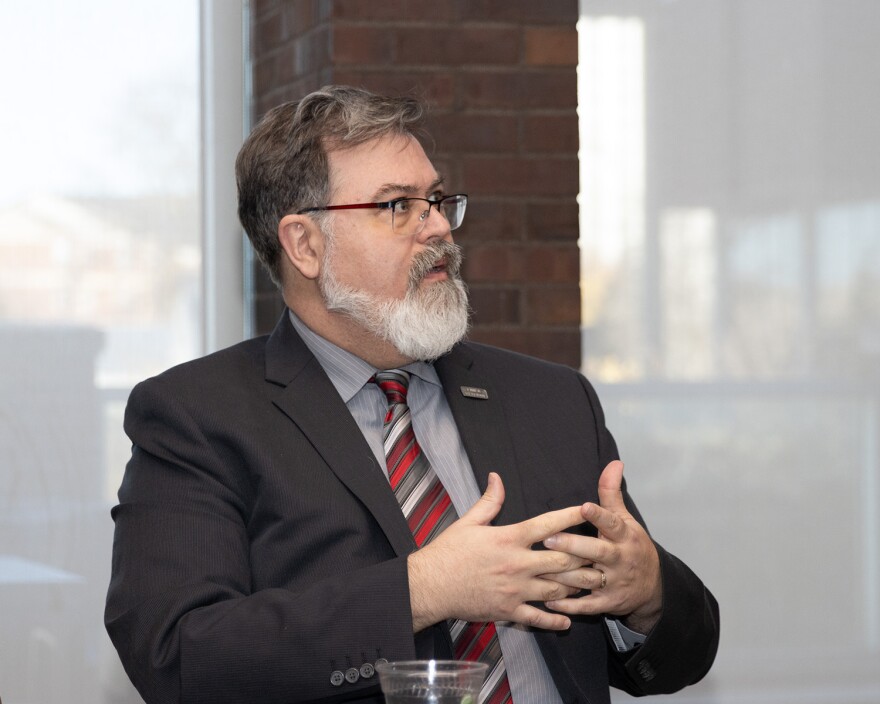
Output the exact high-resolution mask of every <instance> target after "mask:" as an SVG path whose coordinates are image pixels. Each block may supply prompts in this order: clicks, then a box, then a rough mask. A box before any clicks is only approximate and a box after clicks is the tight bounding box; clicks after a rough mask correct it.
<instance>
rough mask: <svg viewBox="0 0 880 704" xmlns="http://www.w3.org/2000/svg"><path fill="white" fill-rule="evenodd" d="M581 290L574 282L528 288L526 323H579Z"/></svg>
mask: <svg viewBox="0 0 880 704" xmlns="http://www.w3.org/2000/svg"><path fill="white" fill-rule="evenodd" d="M580 322H581V291H580V287H579V286H578V285H577V284H576V283H575V284H571V285H568V286H564V287H560V286H554V287H539V288H529V290H528V291H527V292H526V323H527V324H528V325H569V326H570V325H580Z"/></svg>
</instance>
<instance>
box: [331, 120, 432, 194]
mask: <svg viewBox="0 0 880 704" xmlns="http://www.w3.org/2000/svg"><path fill="white" fill-rule="evenodd" d="M327 162H328V167H329V175H330V192H331V193H332V195H333V199H334V200H339V199H341V198H342V199H346V202H355V201H366V200H372V199H374V198H384V197H388V198H394V197H397V196H402V195H418V196H424V195H427V192H428V191H429V190H432V189H433V188H434V187H436V184H437V183H438V181H439V180H440V177H439V176H438V174H437V170H436V169H435V168H434V165H433V164H432V163H431V160H430V159H428V156H427V155H426V154H425V150H424V149H422V145H421V144H419V142H418V140H417V139H415V138H414V137H411V136H404V135H387V136H384V137H379V138H377V139H372V140H370V141H369V142H364V143H363V144H359V145H357V146H355V147H349V148H347V149H333V150H331V151H330V152H329V153H328V154H327ZM340 202H341V201H340Z"/></svg>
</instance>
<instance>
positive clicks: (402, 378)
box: [372, 369, 409, 406]
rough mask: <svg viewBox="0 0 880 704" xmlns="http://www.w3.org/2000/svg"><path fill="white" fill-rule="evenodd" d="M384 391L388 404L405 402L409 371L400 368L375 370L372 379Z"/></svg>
mask: <svg viewBox="0 0 880 704" xmlns="http://www.w3.org/2000/svg"><path fill="white" fill-rule="evenodd" d="M372 380H373V381H374V382H375V383H376V385H377V386H378V387H379V388H380V389H382V391H383V392H384V393H385V398H387V399H388V405H389V406H391V405H393V404H396V403H403V404H405V403H406V392H407V390H408V389H409V372H405V371H402V370H400V369H389V370H387V371H384V372H376V374H375V376H373V379H372Z"/></svg>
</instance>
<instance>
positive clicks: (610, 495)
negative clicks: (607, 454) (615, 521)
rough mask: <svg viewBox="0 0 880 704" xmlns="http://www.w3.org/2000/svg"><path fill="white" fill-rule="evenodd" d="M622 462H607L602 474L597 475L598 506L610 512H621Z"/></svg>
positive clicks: (622, 508)
mask: <svg viewBox="0 0 880 704" xmlns="http://www.w3.org/2000/svg"><path fill="white" fill-rule="evenodd" d="M622 485H623V462H621V461H620V460H614V461H613V462H609V463H608V465H607V466H606V467H605V469H603V470H602V474H601V475H599V504H600V505H601V506H603V507H605V508H607V509H609V510H610V511H617V510H623V511H626V506H625V505H624V503H623V492H622V491H621V486H622Z"/></svg>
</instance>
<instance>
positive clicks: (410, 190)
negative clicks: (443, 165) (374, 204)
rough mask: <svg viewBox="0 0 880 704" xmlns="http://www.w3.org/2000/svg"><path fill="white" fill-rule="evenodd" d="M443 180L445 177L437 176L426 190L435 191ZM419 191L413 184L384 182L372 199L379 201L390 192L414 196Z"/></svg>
mask: <svg viewBox="0 0 880 704" xmlns="http://www.w3.org/2000/svg"><path fill="white" fill-rule="evenodd" d="M444 180H445V179H444V178H443V177H442V176H438V177H437V178H436V179H435V180H434V181H432V182H431V185H429V186H428V188H427V192H428V193H429V194H430V193H433V192H434V191H436V190H437V188H439V187H440V186H442V185H443V181H444ZM420 192H421V191H420V189H419V188H418V187H417V186H413V185H411V184H401V183H386V184H383V185H381V186H379V188H378V189H377V190H376V192H375V193H374V194H373V199H374V200H377V201H381V200H382V199H383V198H387V197H388V196H390V195H391V194H392V193H403V194H405V196H416V195H418V194H419V193H420ZM405 196H404V197H405Z"/></svg>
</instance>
